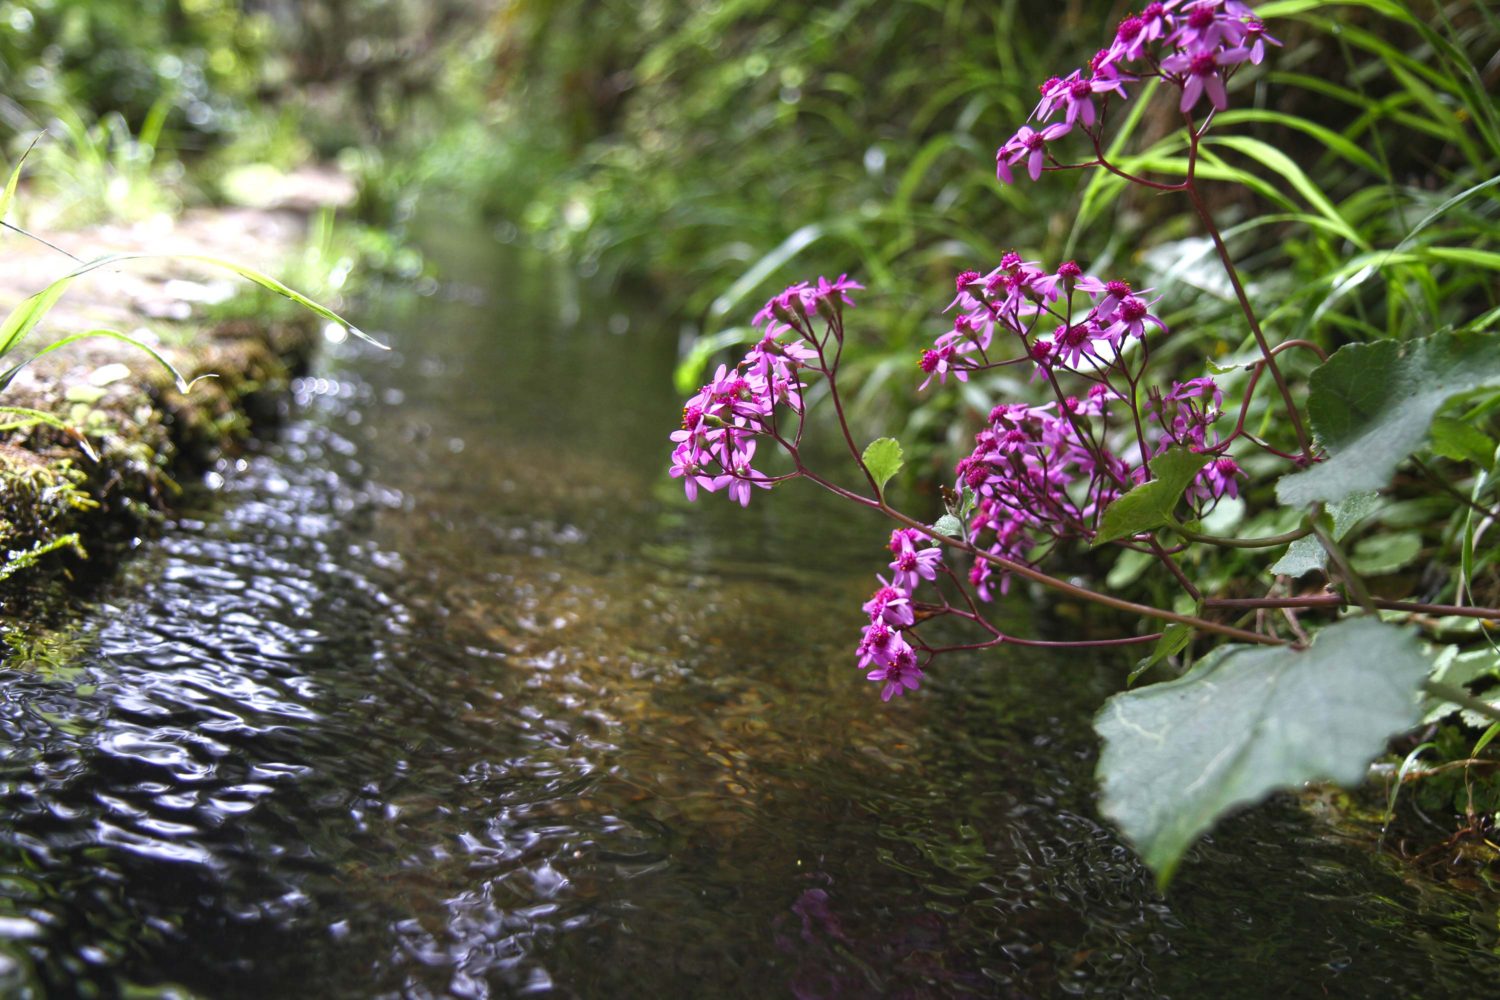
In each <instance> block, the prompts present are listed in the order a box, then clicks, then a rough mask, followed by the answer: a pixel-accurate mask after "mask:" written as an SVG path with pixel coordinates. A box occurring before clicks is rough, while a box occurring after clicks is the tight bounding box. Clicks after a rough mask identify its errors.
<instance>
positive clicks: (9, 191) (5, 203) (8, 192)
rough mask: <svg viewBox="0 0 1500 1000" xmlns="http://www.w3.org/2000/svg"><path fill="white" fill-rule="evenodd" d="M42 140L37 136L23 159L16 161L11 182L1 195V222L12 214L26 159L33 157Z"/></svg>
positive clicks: (23, 154) (8, 182)
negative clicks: (38, 143)
mask: <svg viewBox="0 0 1500 1000" xmlns="http://www.w3.org/2000/svg"><path fill="white" fill-rule="evenodd" d="M40 139H41V136H37V137H36V138H35V139H32V140H31V145H30V146H27V147H26V152H24V153H22V154H21V158H20V159H19V160H17V161H16V166H15V169H14V170H12V171H11V172H10V180H8V181H6V182H5V191H4V192H3V193H0V222H3V221H4V220H5V216H6V214H7V213H9V212H10V203H11V202H12V201H13V200H15V197H16V185H17V184H20V183H21V168H22V167H24V166H25V165H26V157H28V156H30V155H31V151H32V150H33V149H35V148H36V144H37V142H38V141H39V140H40Z"/></svg>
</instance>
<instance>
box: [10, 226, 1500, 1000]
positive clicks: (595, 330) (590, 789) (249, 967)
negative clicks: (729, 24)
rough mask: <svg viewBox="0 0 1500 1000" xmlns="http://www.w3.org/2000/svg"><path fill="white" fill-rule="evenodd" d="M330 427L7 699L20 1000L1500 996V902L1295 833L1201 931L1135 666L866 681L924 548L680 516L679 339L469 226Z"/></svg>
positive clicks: (279, 459)
mask: <svg viewBox="0 0 1500 1000" xmlns="http://www.w3.org/2000/svg"><path fill="white" fill-rule="evenodd" d="M429 244H430V246H429V250H430V252H431V254H432V255H433V257H434V259H435V260H436V261H437V263H438V264H439V266H440V268H441V269H442V271H443V273H444V275H445V283H444V284H443V285H442V286H440V287H426V288H393V289H388V290H387V291H386V292H383V293H382V294H381V295H380V296H379V297H378V298H377V300H376V301H375V302H374V303H372V305H371V306H370V308H369V310H368V311H367V312H366V314H365V315H364V316H363V317H362V318H363V319H365V320H366V322H365V324H364V325H366V326H367V327H368V328H369V329H371V330H372V331H376V332H378V333H379V334H380V335H381V336H382V337H384V338H386V339H388V340H389V341H390V342H391V344H392V346H393V348H394V349H393V350H392V351H391V352H390V353H389V354H377V353H375V352H372V351H366V350H363V349H355V348H353V347H352V346H350V345H343V346H342V347H340V348H338V349H335V350H331V351H329V352H327V353H326V354H325V355H324V357H323V358H322V359H321V360H320V362H319V364H318V367H317V369H316V371H315V372H314V373H313V374H312V375H310V376H308V377H307V378H304V379H302V380H301V381H300V382H299V383H298V386H297V392H296V399H295V401H294V403H293V405H292V406H291V409H290V412H289V416H288V419H287V420H286V421H285V423H284V424H283V426H282V427H281V428H280V429H279V431H278V432H277V433H276V435H275V436H274V437H273V438H272V439H271V440H270V441H269V442H268V443H267V444H266V445H265V446H264V447H262V448H260V449H258V450H257V451H255V452H254V453H252V454H250V455H248V456H246V457H244V458H242V459H237V460H234V461H231V462H226V463H224V464H222V465H221V466H220V467H219V468H218V469H217V470H215V471H214V472H212V473H210V474H209V475H208V477H207V481H206V488H204V489H202V490H197V491H194V492H192V493H191V494H190V496H189V499H188V500H187V501H186V502H185V504H184V507H183V509H182V510H181V511H180V513H179V516H177V517H176V518H175V519H174V521H173V523H172V524H170V525H169V526H168V528H167V529H166V530H165V532H164V534H163V537H162V538H161V539H159V540H156V541H153V542H151V543H149V544H148V545H146V546H144V547H143V551H142V553H141V554H140V555H139V556H138V557H136V558H134V559H132V560H131V561H130V562H129V564H128V567H127V570H126V573H125V574H124V577H123V578H122V579H121V580H120V581H118V582H117V583H114V584H111V585H109V587H108V588H107V589H106V590H105V591H104V592H102V593H100V594H98V595H96V598H95V599H94V600H93V601H92V606H91V607H90V609H89V610H88V611H87V613H86V614H85V616H84V618H83V620H82V622H81V623H79V624H78V626H77V631H78V634H79V636H80V637H81V638H80V640H79V651H78V652H77V653H76V655H74V656H73V657H72V658H71V659H70V660H69V661H68V662H67V663H65V664H62V665H55V666H52V667H50V668H46V669H43V668H38V667H32V668H29V669H25V670H16V669H11V670H6V671H3V672H0V992H3V993H4V994H5V995H7V996H9V995H16V996H25V995H31V996H89V995H94V996H116V995H129V996H133V997H149V996H163V997H166V996H177V997H188V996H203V997H257V998H260V997H302V996H307V997H372V996H382V997H385V996H388V997H441V996H456V997H484V996H515V995H539V996H562V997H568V996H579V997H627V996H670V997H676V996H684V997H687V996H695V997H709V996H712V997H775V996H796V997H864V996H896V997H925V996H954V995H960V996H962V995H973V996H1020V997H1032V996H1038V997H1039V996H1055V995H1084V996H1108V997H1118V996H1142V997H1148V996H1165V997H1184V998H1186V997H1206V996H1215V997H1263V996H1276V995H1285V996H1316V997H1322V996H1375V995H1384V996H1449V995H1455V996H1456V995H1473V996H1484V995H1489V994H1491V993H1492V991H1493V988H1494V984H1495V982H1496V981H1497V978H1496V977H1497V975H1500V959H1497V953H1500V952H1497V949H1500V933H1497V926H1496V917H1495V913H1494V911H1493V909H1489V908H1486V906H1485V905H1482V904H1481V903H1479V902H1477V901H1475V900H1473V899H1471V898H1468V897H1465V896H1463V895H1461V894H1458V893H1454V892H1451V891H1449V890H1447V889H1444V888H1441V887H1438V886H1434V885H1431V884H1428V883H1425V882H1423V881H1421V880H1420V879H1417V878H1415V877H1413V876H1411V875H1410V874H1409V873H1407V872H1406V871H1405V870H1404V869H1403V868H1402V866H1401V865H1400V864H1398V863H1396V862H1395V861H1393V860H1392V859H1389V858H1386V857H1383V856H1381V855H1379V854H1377V853H1375V852H1373V851H1372V850H1371V849H1370V848H1369V845H1368V844H1367V843H1364V842H1362V841H1360V840H1357V839H1354V838H1345V837H1340V836H1339V835H1337V834H1336V833H1335V832H1333V831H1332V829H1331V828H1330V827H1329V826H1327V825H1326V824H1320V823H1318V822H1315V821H1314V820H1312V819H1310V818H1309V817H1308V816H1307V815H1306V814H1305V813H1304V812H1302V811H1300V810H1299V809H1298V808H1297V807H1296V806H1295V804H1293V803H1291V802H1274V803H1272V804H1270V805H1268V806H1266V807H1263V808H1260V809H1257V810H1254V811H1252V812H1250V813H1247V814H1245V815H1243V816H1241V817H1239V818H1236V819H1234V820H1232V821H1230V822H1229V823H1227V824H1225V825H1224V826H1223V827H1222V828H1221V829H1220V830H1219V831H1218V832H1216V833H1215V834H1214V835H1213V836H1212V837H1211V838H1210V839H1209V840H1208V841H1207V842H1205V843H1204V844H1203V845H1201V846H1200V847H1199V848H1198V849H1196V850H1195V852H1194V853H1193V855H1192V857H1191V858H1190V860H1189V861H1188V862H1187V863H1186V864H1185V865H1184V866H1183V868H1182V870H1181V872H1180V874H1179V876H1178V878H1177V880H1176V881H1175V882H1174V884H1173V886H1172V887H1171V889H1170V891H1169V892H1168V894H1167V895H1165V896H1162V895H1159V894H1158V893H1157V892H1156V891H1155V889H1154V887H1153V882H1152V879H1151V877H1150V875H1149V873H1148V872H1146V871H1144V870H1143V869H1142V867H1141V866H1140V865H1139V864H1138V863H1137V862H1136V860H1135V859H1134V856H1133V855H1132V853H1131V852H1130V850H1129V849H1128V848H1127V847H1126V846H1125V845H1124V844H1123V843H1122V842H1121V841H1120V839H1119V838H1118V836H1117V835H1116V834H1115V833H1114V832H1112V830H1111V829H1110V828H1109V827H1108V826H1107V825H1105V824H1104V823H1103V822H1102V821H1101V820H1100V819H1099V817H1098V816H1097V814H1096V812H1095V809H1094V805H1093V784H1092V768H1093V760H1094V755H1095V752H1096V748H1095V742H1094V739H1093V737H1092V735H1091V732H1090V730H1089V718H1090V716H1091V714H1092V712H1093V711H1094V710H1095V709H1096V708H1097V706H1098V705H1099V703H1100V702H1101V701H1102V700H1103V698H1105V697H1106V696H1107V695H1108V694H1109V693H1110V692H1112V691H1113V690H1115V689H1116V688H1117V687H1118V686H1119V685H1120V684H1121V682H1122V675H1123V668H1122V665H1121V664H1120V663H1118V662H1114V661H1111V660H1105V659H1099V660H1094V659H1089V658H1086V657H1079V656H1069V657H1053V656H1040V655H1033V654H1032V653H1030V652H1027V653H1014V654H1011V655H1010V656H989V657H976V658H974V659H972V660H969V661H960V660H952V661H949V662H948V663H946V664H945V665H944V667H943V669H942V670H941V671H940V672H939V673H938V674H937V675H936V676H935V677H933V678H932V681H931V683H930V684H929V685H927V686H926V687H924V689H923V691H922V692H920V693H919V694H918V695H917V696H915V697H911V698H905V699H901V700H898V701H896V702H894V703H892V704H890V705H883V704H881V702H880V701H879V699H878V691H877V689H876V686H875V685H873V684H870V683H868V682H866V681H864V680H863V679H862V677H861V675H860V672H859V671H857V670H856V669H855V668H854V666H853V660H852V655H851V653H852V649H853V646H854V641H855V639H856V638H857V633H858V626H859V625H860V623H861V619H860V613H859V603H860V601H862V600H863V599H864V597H866V596H867V594H868V591H869V590H870V589H871V586H872V584H873V572H874V569H875V568H877V567H878V565H879V561H880V559H879V556H880V545H881V542H882V540H883V538H884V536H885V534H886V532H887V531H888V529H887V528H886V527H885V526H883V525H882V524H880V523H879V522H878V521H876V520H875V519H873V518H872V517H866V516H865V515H863V514H861V513H858V512H851V511H847V510H845V509H843V508H842V507H840V506H838V505H835V504H831V503H828V502H825V501H824V500H822V499H821V498H819V497H818V496H816V495H814V494H813V493H812V491H811V490H804V489H799V488H797V484H793V485H792V486H791V487H789V488H786V489H784V490H781V491H778V493H777V494H776V495H774V496H766V495H757V497H756V498H755V500H754V502H753V503H752V505H751V507H750V508H749V509H748V510H744V511H742V510H740V509H739V508H738V507H736V506H732V505H729V504H727V503H725V502H723V501H722V500H720V499H719V498H712V499H713V501H714V502H711V503H708V504H702V503H700V505H699V506H698V507H697V508H693V507H689V506H688V505H687V504H686V503H685V502H684V500H683V499H682V497H681V495H680V492H681V491H680V489H679V488H678V487H677V485H676V484H675V483H673V482H671V481H668V480H667V479H666V477H665V467H666V461H667V459H666V456H667V447H666V433H667V431H668V430H669V429H671V427H672V426H673V425H674V423H675V421H676V417H677V413H676V410H677V405H678V404H677V403H676V402H674V400H675V398H676V394H675V393H674V392H673V390H672V388H671V385H670V373H671V369H672V366H673V363H674V361H675V350H676V338H677V331H676V330H675V329H672V328H663V327H661V326H659V325H657V324H656V322H654V321H653V319H652V317H651V314H650V312H649V310H644V309H635V308H632V307H631V306H630V305H628V304H625V303H621V302H616V301H612V300H610V299H609V298H608V297H605V296H600V295H599V293H598V292H597V291H595V290H593V289H591V287H590V286H589V285H588V283H587V282H579V281H578V280H577V279H575V278H572V277H570V276H569V275H568V273H567V272H566V271H565V270H563V269H561V268H559V267H558V266H557V265H556V264H554V263H551V262H549V261H546V260H544V259H541V258H539V257H537V256H534V255H530V254H526V253H522V252H519V251H517V250H515V249H513V248H509V247H506V246H503V245H501V244H500V243H499V242H497V241H495V240H493V239H490V238H489V237H488V236H487V235H486V234H484V233H483V232H481V231H479V230H474V229H470V228H466V227H462V226H438V227H433V232H432V233H431V235H430V237H429Z"/></svg>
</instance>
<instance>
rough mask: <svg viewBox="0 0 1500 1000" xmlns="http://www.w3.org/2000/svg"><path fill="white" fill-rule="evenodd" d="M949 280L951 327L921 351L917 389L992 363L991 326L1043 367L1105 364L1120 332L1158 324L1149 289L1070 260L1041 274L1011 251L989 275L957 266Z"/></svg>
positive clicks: (1139, 332) (1119, 344) (1120, 341)
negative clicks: (1083, 302) (1079, 300)
mask: <svg viewBox="0 0 1500 1000" xmlns="http://www.w3.org/2000/svg"><path fill="white" fill-rule="evenodd" d="M956 285H957V290H958V294H957V296H956V297H955V298H954V299H953V301H952V302H950V303H949V304H948V309H949V310H953V309H955V308H956V309H957V310H958V311H957V313H956V314H955V316H954V319H953V327H952V329H950V330H948V331H947V332H946V333H944V334H942V335H941V336H939V337H938V338H937V340H936V341H935V342H934V343H933V346H932V348H931V349H929V350H926V351H923V352H922V357H921V360H920V366H921V368H922V371H924V372H926V373H927V379H926V381H924V382H923V383H922V386H921V388H924V389H925V388H926V387H927V386H928V384H930V383H931V382H932V380H933V379H934V378H936V379H937V380H938V382H939V384H942V383H944V382H946V381H947V378H948V375H950V374H951V375H953V376H954V377H955V378H956V379H957V380H958V381H960V382H962V381H965V380H967V378H968V373H969V372H970V371H973V370H975V369H978V368H988V367H993V366H994V362H992V361H991V359H990V349H991V347H992V346H993V341H994V336H995V331H996V328H997V327H999V328H1002V329H1004V330H1006V331H1008V332H1009V333H1011V334H1014V335H1015V336H1016V337H1018V338H1019V339H1020V343H1021V346H1022V353H1023V354H1024V355H1025V356H1026V357H1027V358H1030V359H1031V361H1033V362H1034V363H1035V364H1036V365H1037V367H1038V369H1039V370H1040V371H1042V372H1043V373H1045V372H1049V371H1051V370H1052V369H1054V368H1065V369H1071V370H1073V371H1079V370H1082V369H1086V368H1087V369H1093V368H1096V367H1099V366H1107V365H1109V364H1111V363H1112V362H1113V361H1114V359H1115V358H1117V357H1118V356H1119V354H1120V351H1121V349H1122V348H1123V347H1124V345H1125V341H1126V339H1127V338H1130V337H1135V338H1143V337H1144V336H1145V335H1146V329H1147V327H1156V328H1157V329H1160V330H1163V331H1165V330H1166V326H1165V325H1164V324H1163V323H1162V321H1161V320H1160V319H1158V318H1157V317H1156V316H1154V315H1152V313H1151V306H1152V304H1153V303H1154V302H1155V301H1156V300H1155V299H1150V298H1147V297H1146V296H1147V295H1148V294H1149V292H1150V290H1149V289H1145V290H1142V291H1139V292H1137V291H1134V290H1132V289H1131V287H1130V285H1129V283H1128V282H1124V281H1103V280H1101V279H1099V278H1097V277H1094V276H1093V275H1090V274H1085V273H1084V272H1083V269H1082V268H1081V267H1079V266H1078V264H1076V263H1075V262H1073V261H1065V262H1064V263H1063V264H1062V265H1061V266H1060V267H1058V269H1057V270H1056V271H1055V272H1051V273H1049V272H1047V271H1044V270H1042V269H1041V267H1040V266H1039V265H1038V264H1037V262H1036V261H1027V260H1022V259H1021V256H1020V255H1019V254H1017V253H1015V252H1013V251H1012V252H1011V253H1007V254H1006V255H1005V256H1004V257H1002V258H1001V260H1000V266H999V267H997V268H995V269H994V270H993V271H991V272H990V273H989V274H985V275H981V274H980V273H979V272H977V271H965V272H964V273H963V274H960V275H959V276H958V278H957V280H956ZM1078 294H1081V295H1084V296H1086V297H1087V300H1088V305H1087V307H1086V308H1077V307H1075V303H1074V297H1075V295H1078ZM1001 363H1008V362H1001Z"/></svg>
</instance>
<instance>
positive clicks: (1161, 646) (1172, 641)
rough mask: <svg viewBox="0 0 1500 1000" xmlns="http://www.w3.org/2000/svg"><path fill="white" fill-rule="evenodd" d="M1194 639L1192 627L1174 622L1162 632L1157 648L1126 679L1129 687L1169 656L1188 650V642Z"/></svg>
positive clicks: (1157, 641)
mask: <svg viewBox="0 0 1500 1000" xmlns="http://www.w3.org/2000/svg"><path fill="white" fill-rule="evenodd" d="M1192 638H1193V629H1192V626H1190V625H1182V624H1180V623H1178V622H1173V623H1172V624H1171V625H1168V626H1167V627H1166V628H1165V629H1163V630H1162V633H1161V638H1160V639H1158V640H1156V648H1155V649H1153V650H1151V655H1150V656H1148V657H1146V658H1145V659H1144V660H1142V661H1141V662H1140V663H1137V664H1136V665H1135V669H1134V670H1132V671H1131V672H1130V676H1128V677H1126V678H1125V683H1126V684H1127V685H1130V684H1134V683H1135V682H1136V681H1137V680H1139V679H1140V676H1141V675H1142V674H1144V673H1145V672H1146V671H1148V670H1150V669H1151V668H1152V667H1154V666H1156V665H1157V664H1158V663H1160V662H1161V661H1162V660H1165V659H1166V658H1167V657H1169V656H1176V655H1177V654H1178V653H1180V652H1182V651H1183V650H1184V649H1186V648H1187V644H1188V641H1189V640H1191V639H1192Z"/></svg>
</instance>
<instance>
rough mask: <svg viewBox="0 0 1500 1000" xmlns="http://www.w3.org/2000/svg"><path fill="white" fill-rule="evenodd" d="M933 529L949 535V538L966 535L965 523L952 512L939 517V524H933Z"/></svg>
mask: <svg viewBox="0 0 1500 1000" xmlns="http://www.w3.org/2000/svg"><path fill="white" fill-rule="evenodd" d="M932 530H933V531H936V532H937V533H938V534H940V535H947V536H948V537H949V538H962V537H964V523H963V522H962V521H960V520H959V519H958V518H956V517H954V516H953V515H952V514H944V515H943V516H942V517H940V518H938V519H937V524H934V525H933V526H932Z"/></svg>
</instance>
